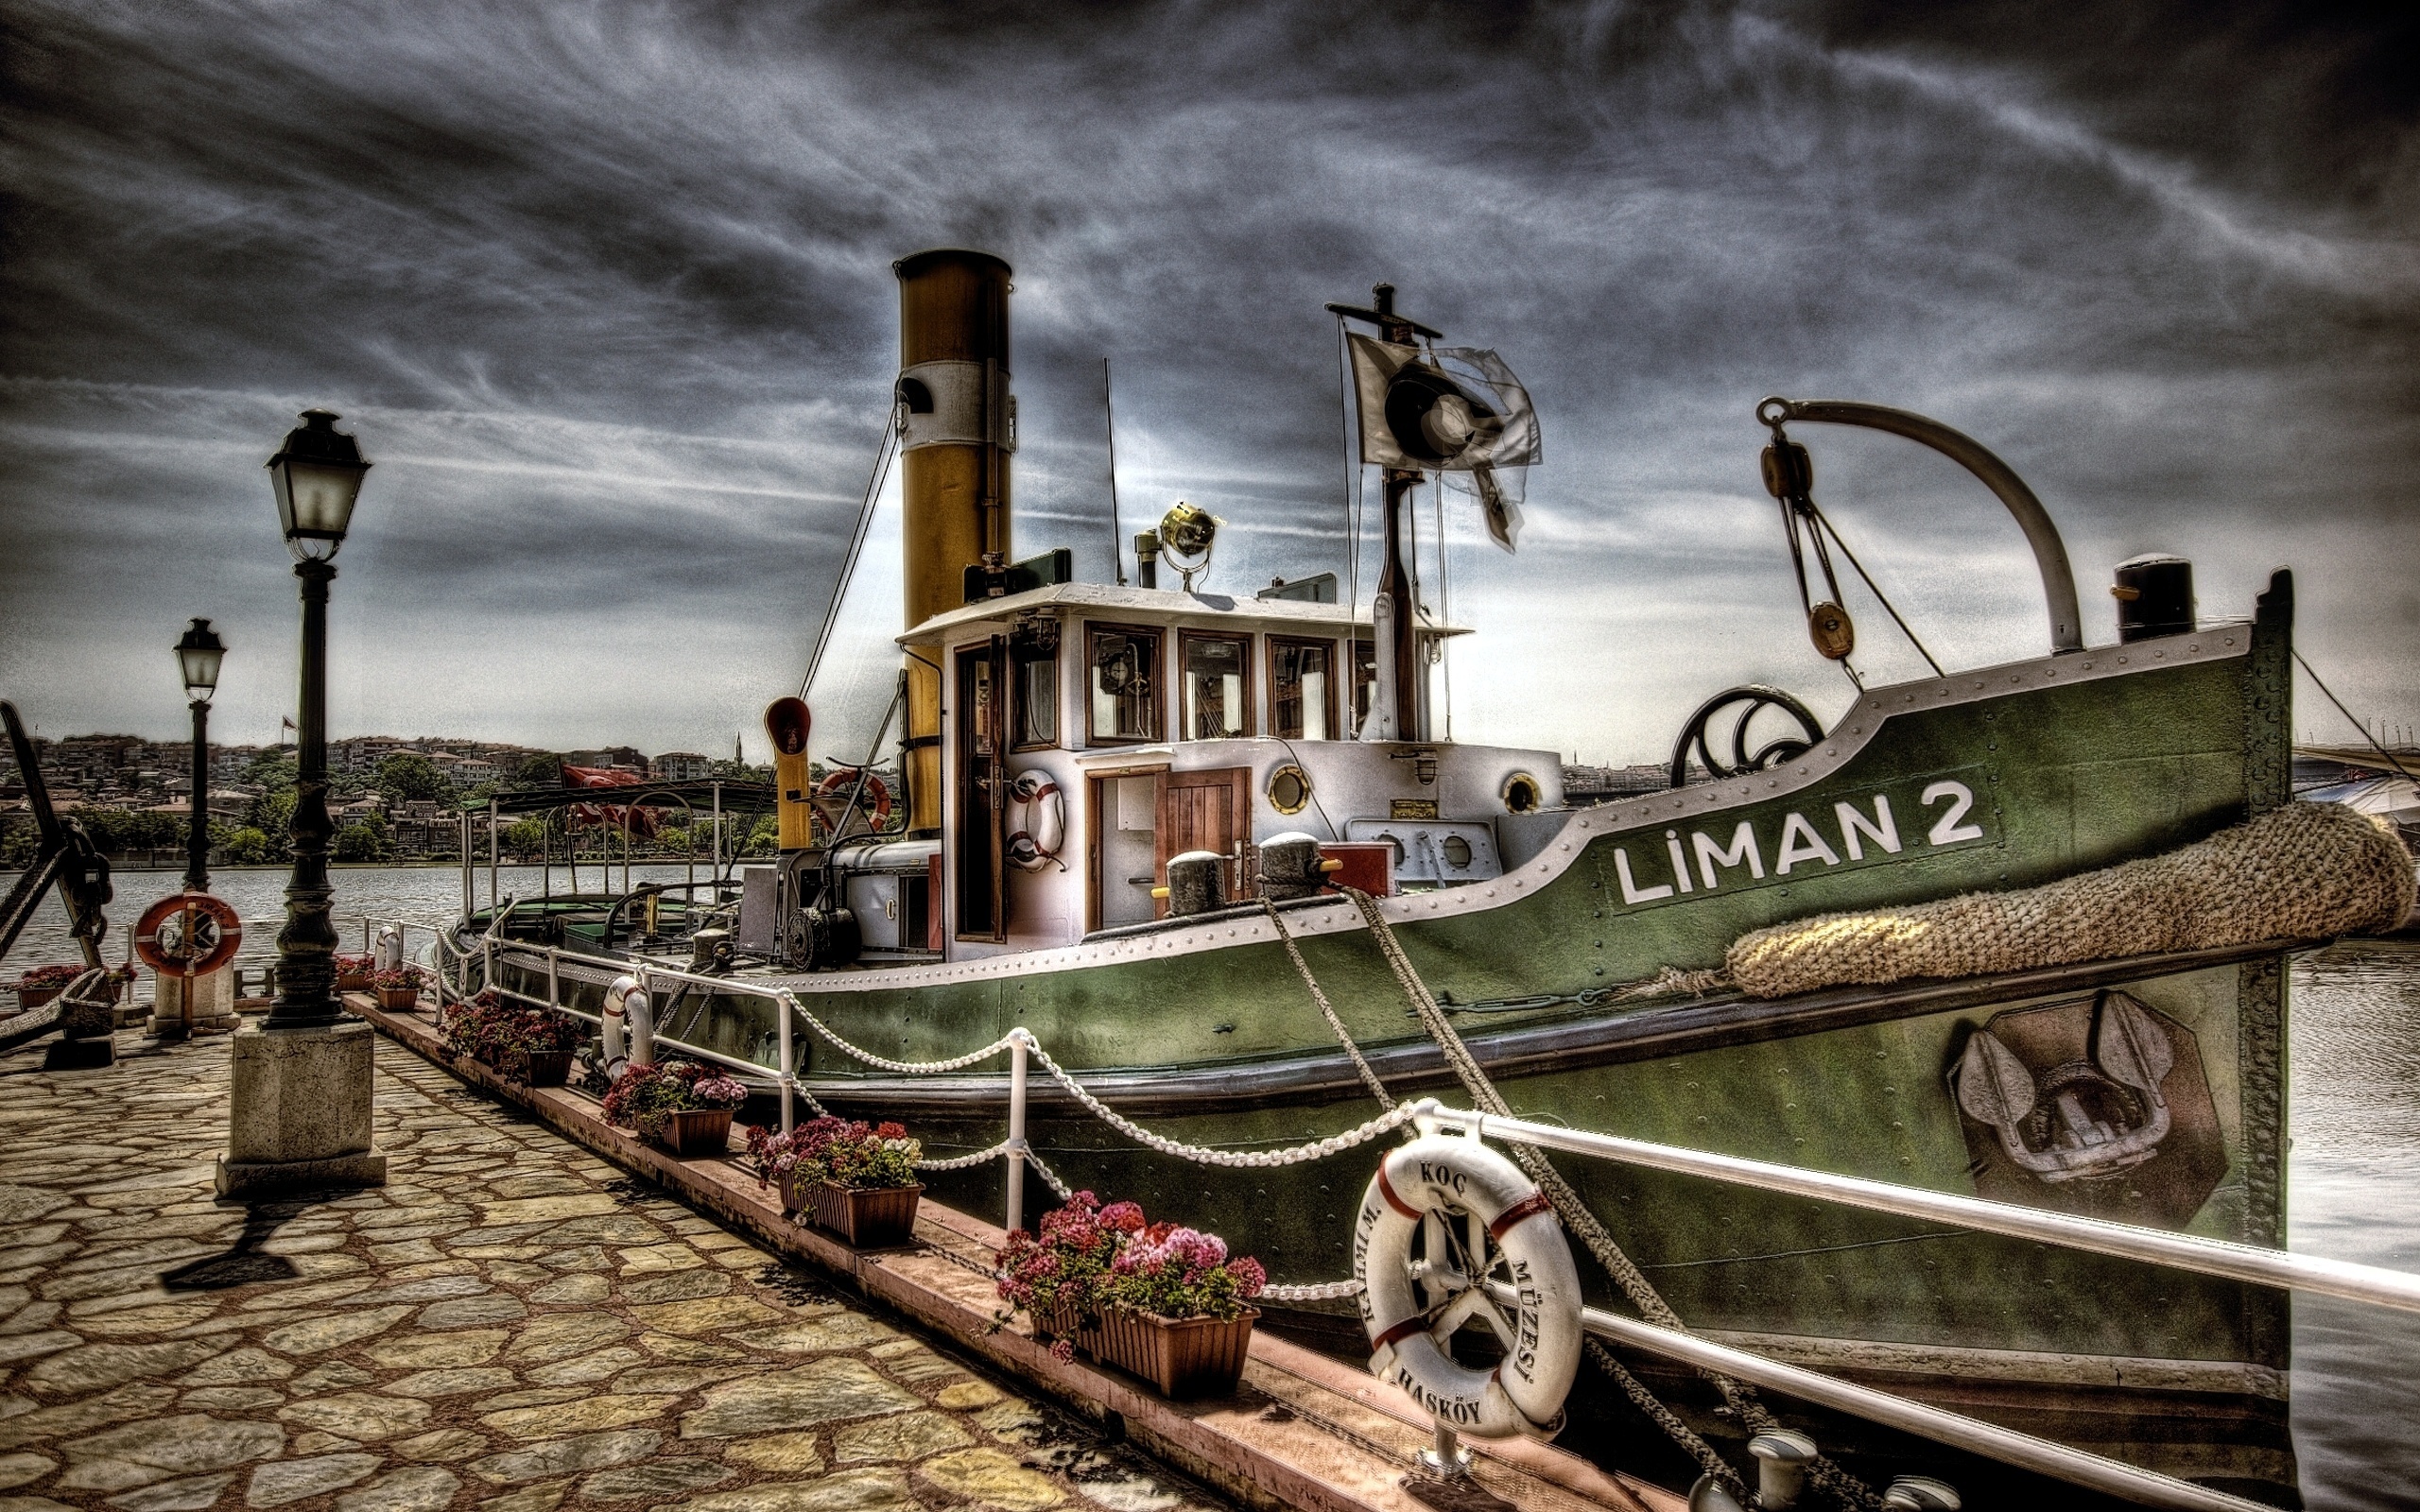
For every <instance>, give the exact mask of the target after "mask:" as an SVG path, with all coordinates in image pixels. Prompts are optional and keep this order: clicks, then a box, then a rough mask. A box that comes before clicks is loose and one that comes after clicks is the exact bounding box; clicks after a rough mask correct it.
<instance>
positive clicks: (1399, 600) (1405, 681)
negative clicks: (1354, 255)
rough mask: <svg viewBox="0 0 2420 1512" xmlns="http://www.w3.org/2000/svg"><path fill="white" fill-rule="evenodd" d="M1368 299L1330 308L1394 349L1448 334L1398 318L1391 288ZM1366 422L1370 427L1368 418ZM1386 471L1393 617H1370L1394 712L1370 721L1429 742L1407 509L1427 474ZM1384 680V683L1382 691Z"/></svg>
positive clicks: (1386, 583) (1383, 578)
mask: <svg viewBox="0 0 2420 1512" xmlns="http://www.w3.org/2000/svg"><path fill="white" fill-rule="evenodd" d="M1370 296H1371V304H1372V308H1369V309H1363V308H1361V307H1360V306H1358V305H1352V304H1331V305H1329V306H1328V308H1329V309H1330V310H1333V311H1335V312H1336V313H1337V314H1339V315H1341V316H1347V317H1350V318H1354V319H1357V320H1367V321H1370V322H1371V323H1372V324H1374V325H1375V326H1376V327H1377V328H1378V339H1379V340H1381V341H1384V342H1387V343H1388V344H1390V345H1392V346H1399V347H1400V346H1409V345H1411V342H1412V338H1413V337H1414V336H1415V335H1425V336H1427V337H1428V338H1430V339H1431V340H1434V339H1436V338H1437V337H1439V336H1442V335H1444V333H1443V332H1442V331H1439V330H1436V329H1435V328H1433V327H1431V326H1426V325H1423V324H1421V323H1420V322H1419V321H1417V320H1414V319H1412V318H1409V317H1408V316H1402V315H1397V314H1396V313H1395V286H1394V285H1393V284H1392V283H1377V284H1373V285H1372V286H1371V289H1370ZM1362 423H1363V424H1365V425H1366V424H1368V423H1369V421H1368V419H1367V418H1366V417H1365V418H1364V420H1363V421H1362ZM1385 471H1386V482H1385V494H1384V497H1385V500H1386V520H1387V542H1386V546H1387V558H1386V563H1385V565H1384V566H1382V567H1381V568H1380V569H1379V571H1378V596H1379V597H1381V598H1384V599H1385V600H1386V601H1387V604H1388V607H1389V612H1386V613H1379V612H1377V611H1376V610H1375V609H1373V611H1372V615H1371V618H1372V622H1373V624H1372V633H1373V635H1376V634H1381V633H1383V634H1385V635H1386V638H1387V642H1388V644H1385V645H1380V646H1376V647H1375V648H1374V649H1375V650H1376V652H1377V654H1378V655H1379V656H1380V657H1382V658H1385V659H1386V662H1385V664H1386V665H1387V667H1388V668H1389V669H1390V670H1391V671H1392V672H1393V674H1394V677H1393V685H1394V690H1393V691H1394V707H1393V708H1392V709H1383V710H1382V709H1378V708H1372V709H1371V711H1370V716H1371V717H1372V718H1374V719H1375V718H1380V717H1385V718H1387V719H1389V720H1390V721H1391V722H1392V730H1391V734H1392V738H1394V739H1396V740H1426V739H1427V738H1428V699H1427V696H1426V695H1427V690H1428V679H1427V673H1426V668H1424V667H1423V666H1422V665H1421V663H1420V616H1419V606H1418V605H1416V604H1415V603H1413V601H1412V592H1411V551H1412V533H1411V522H1410V521H1409V519H1407V518H1406V516H1405V512H1404V510H1405V506H1406V505H1407V503H1408V502H1409V499H1410V497H1411V490H1413V489H1414V488H1416V487H1418V486H1419V485H1420V484H1421V483H1422V482H1423V481H1425V480H1426V477H1427V474H1426V473H1425V472H1420V471H1418V470H1417V469H1413V468H1395V467H1391V468H1388V469H1386V470H1385ZM1385 680H1386V679H1380V682H1381V686H1382V687H1383V686H1384V684H1385Z"/></svg>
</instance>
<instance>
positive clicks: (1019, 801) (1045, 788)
mask: <svg viewBox="0 0 2420 1512" xmlns="http://www.w3.org/2000/svg"><path fill="white" fill-rule="evenodd" d="M1009 801H1010V803H1011V804H1013V805H1014V806H1015V808H1016V813H1015V815H1014V816H1013V817H1011V819H1010V820H1009V826H1010V828H1009V864H1010V865H1011V866H1012V867H1014V868H1017V869H1018V870H1019V871H1040V870H1041V869H1042V868H1045V867H1047V866H1054V865H1055V866H1058V867H1060V868H1064V867H1065V865H1066V863H1064V862H1063V861H1061V860H1060V859H1059V848H1060V847H1061V846H1063V845H1064V844H1066V843H1067V798H1066V795H1065V794H1063V793H1062V792H1060V791H1059V784H1058V783H1057V782H1052V781H1051V780H1050V778H1049V776H1048V775H1047V774H1046V773H1043V772H1022V773H1019V774H1018V776H1017V777H1016V779H1015V781H1013V782H1010V783H1009Z"/></svg>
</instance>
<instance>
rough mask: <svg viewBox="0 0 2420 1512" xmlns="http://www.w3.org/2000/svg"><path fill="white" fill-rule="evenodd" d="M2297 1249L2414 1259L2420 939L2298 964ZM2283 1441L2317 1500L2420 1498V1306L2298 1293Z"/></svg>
mask: <svg viewBox="0 0 2420 1512" xmlns="http://www.w3.org/2000/svg"><path fill="white" fill-rule="evenodd" d="M2291 990H2292V998H2291V1000H2290V1001H2291V1005H2292V1007H2291V1023H2292V1039H2291V1042H2290V1049H2289V1055H2290V1057H2291V1061H2290V1068H2289V1072H2288V1076H2289V1083H2290V1087H2291V1095H2292V1103H2291V1111H2290V1124H2289V1127H2290V1129H2291V1131H2292V1136H2293V1142H2294V1143H2293V1149H2292V1152H2291V1155H2290V1164H2289V1169H2288V1180H2289V1182H2290V1198H2289V1201H2288V1203H2287V1211H2288V1212H2289V1213H2290V1217H2291V1222H2292V1226H2293V1238H2292V1244H2293V1247H2294V1248H2295V1249H2298V1250H2304V1251H2308V1252H2309V1253H2311V1254H2316V1255H2325V1256H2329V1257H2330V1258H2333V1259H2337V1260H2351V1261H2359V1262H2361V1263H2365V1264H2371V1265H2389V1266H2393V1267H2394V1268H2395V1269H2397V1270H2406V1271H2409V1270H2420V941H2411V940H2357V941H2349V942H2347V943H2344V944H2342V945H2336V946H2331V947H2330V948H2328V949H2327V950H2325V951H2321V952H2319V953H2318V954H2313V955H2307V956H2304V957H2303V958H2302V959H2301V960H2299V961H2297V962H2296V963H2295V964H2294V975H2293V987H2292V989H2291ZM2293 1430H2294V1449H2295V1452H2296V1453H2297V1454H2298V1455H2299V1456H2300V1458H2301V1461H2302V1486H2303V1498H2304V1501H2305V1502H2306V1503H2308V1505H2310V1506H2312V1507H2356V1508H2385V1507H2404V1508H2408V1507H2412V1506H2420V1315H2414V1314H2410V1313H2394V1312H2388V1311H2386V1310H2384V1309H2382V1308H2375V1307H2363V1306H2361V1305H2359V1303H2355V1302H2340V1301H2336V1300H2334V1299H2332V1298H2330V1297H2296V1298H2295V1299H2294V1380H2293Z"/></svg>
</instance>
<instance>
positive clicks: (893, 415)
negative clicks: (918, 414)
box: [798, 393, 906, 698]
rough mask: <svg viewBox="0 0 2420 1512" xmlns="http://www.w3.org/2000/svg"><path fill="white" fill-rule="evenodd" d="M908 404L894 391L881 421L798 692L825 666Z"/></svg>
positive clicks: (801, 694) (804, 690)
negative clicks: (870, 467)
mask: <svg viewBox="0 0 2420 1512" xmlns="http://www.w3.org/2000/svg"><path fill="white" fill-rule="evenodd" d="M905 407H906V406H905V405H903V404H901V403H900V400H899V396H898V395H897V394H896V393H894V394H892V395H891V397H890V414H889V415H888V416H887V417H885V419H884V421H883V423H882V442H881V444H880V445H879V446H877V447H876V448H875V449H874V455H873V476H871V477H869V478H867V479H866V496H865V502H864V503H862V504H860V505H858V506H857V523H856V528H855V529H853V530H852V531H850V533H849V550H848V553H847V554H846V555H845V556H843V557H842V558H840V574H839V576H837V577H835V578H834V579H833V580H832V601H831V602H830V603H828V604H826V605H824V606H823V623H822V624H821V625H820V626H818V627H816V631H815V650H814V653H813V654H812V655H810V656H809V657H808V658H807V659H806V676H805V677H803V678H801V679H799V680H798V696H800V697H802V698H804V697H805V696H806V693H807V690H808V689H809V688H811V687H813V686H814V685H815V674H816V673H817V672H819V671H821V669H822V666H823V648H824V647H825V646H826V645H828V644H831V641H832V627H833V624H834V623H835V622H836V621H838V619H839V617H840V600H841V599H842V598H843V597H845V596H846V595H847V593H848V592H849V579H850V578H852V577H854V576H856V572H857V554H858V553H859V552H861V551H863V550H864V549H865V544H866V532H867V531H868V530H869V529H871V528H872V527H873V511H874V504H875V501H876V500H878V499H879V498H880V497H881V496H882V484H883V479H884V478H886V477H888V476H889V475H890V448H891V443H892V442H893V441H895V440H897V439H898V438H899V419H900V414H901V411H902V410H903V409H904V408H905Z"/></svg>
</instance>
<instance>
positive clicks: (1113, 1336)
mask: <svg viewBox="0 0 2420 1512" xmlns="http://www.w3.org/2000/svg"><path fill="white" fill-rule="evenodd" d="M1258 1316H1260V1309H1258V1308H1256V1307H1248V1308H1245V1309H1244V1310H1243V1311H1242V1312H1241V1313H1239V1314H1236V1316H1235V1317H1233V1318H1226V1319H1221V1318H1215V1317H1162V1316H1160V1315H1159V1314H1156V1313H1103V1314H1100V1319H1099V1322H1098V1326H1096V1327H1092V1328H1086V1327H1084V1326H1083V1325H1082V1324H1081V1323H1080V1322H1079V1321H1078V1319H1077V1316H1076V1313H1075V1310H1074V1309H1073V1308H1064V1309H1058V1310H1054V1311H1053V1312H1052V1313H1049V1314H1041V1313H1037V1314H1034V1319H1033V1322H1034V1336H1035V1337H1036V1338H1040V1339H1050V1338H1064V1339H1065V1340H1067V1342H1069V1343H1070V1344H1073V1345H1074V1346H1075V1347H1076V1348H1077V1349H1080V1350H1081V1351H1082V1352H1084V1353H1085V1354H1088V1355H1091V1356H1092V1357H1093V1358H1094V1359H1096V1360H1098V1361H1101V1362H1103V1363H1104V1364H1108V1365H1114V1366H1117V1367H1118V1368H1119V1369H1121V1370H1125V1371H1130V1372H1132V1374H1134V1375H1138V1376H1141V1377H1142V1378H1143V1379H1144V1380H1146V1381H1149V1382H1150V1383H1151V1384H1153V1385H1155V1386H1157V1387H1158V1388H1159V1389H1160V1395H1162V1396H1164V1397H1167V1399H1169V1400H1172V1401H1190V1400H1196V1399H1199V1398H1202V1397H1224V1396H1228V1395H1231V1394H1232V1393H1233V1392H1234V1391H1235V1389H1236V1384H1237V1383H1239V1382H1241V1381H1242V1380H1243V1374H1244V1357H1245V1355H1246V1354H1248V1353H1249V1352H1250V1351H1251V1349H1252V1324H1253V1319H1254V1318H1256V1317H1258Z"/></svg>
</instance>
